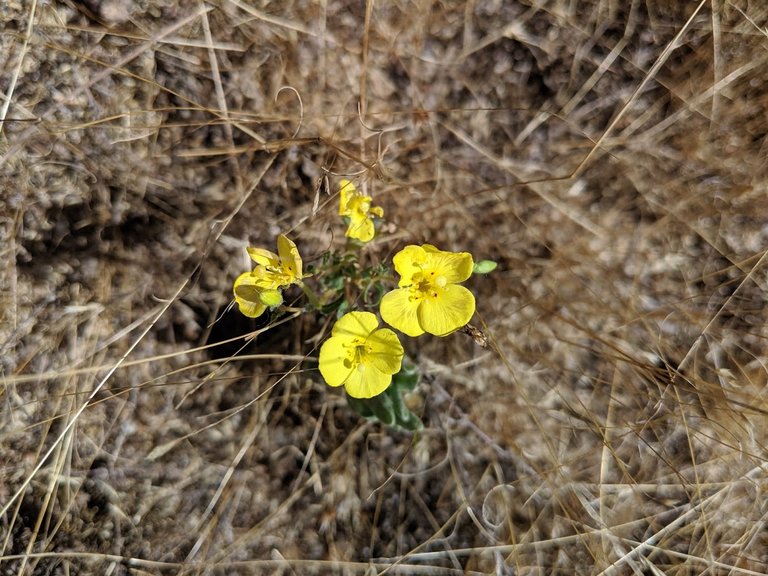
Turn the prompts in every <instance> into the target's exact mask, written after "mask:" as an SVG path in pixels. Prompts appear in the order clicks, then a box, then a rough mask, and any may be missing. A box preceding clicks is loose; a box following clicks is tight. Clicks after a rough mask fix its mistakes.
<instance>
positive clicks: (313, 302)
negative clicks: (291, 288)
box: [298, 280, 320, 310]
mask: <svg viewBox="0 0 768 576" xmlns="http://www.w3.org/2000/svg"><path fill="white" fill-rule="evenodd" d="M298 284H299V288H301V291H302V292H304V295H305V296H306V297H307V300H309V304H310V306H312V308H314V309H315V310H320V299H319V298H318V297H317V294H316V293H315V291H314V290H312V288H310V287H309V286H307V285H306V284H304V282H302V281H301V280H299V282H298Z"/></svg>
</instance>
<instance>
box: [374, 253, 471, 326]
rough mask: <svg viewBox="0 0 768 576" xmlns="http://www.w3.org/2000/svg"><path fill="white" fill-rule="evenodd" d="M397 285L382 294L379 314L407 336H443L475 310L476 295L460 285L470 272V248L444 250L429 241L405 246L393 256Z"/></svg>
mask: <svg viewBox="0 0 768 576" xmlns="http://www.w3.org/2000/svg"><path fill="white" fill-rule="evenodd" d="M393 262H394V264H395V270H396V271H397V273H398V274H400V281H399V282H398V286H399V288H397V289H395V290H393V291H391V292H389V293H387V294H385V295H384V298H382V300H381V317H382V319H383V320H384V321H385V322H386V323H387V324H389V325H390V326H392V327H394V328H396V329H398V330H400V332H403V333H404V334H407V335H408V336H420V335H421V334H424V333H425V332H428V333H429V334H434V335H435V336H446V335H448V334H450V333H451V332H454V331H456V330H458V329H459V328H461V327H462V326H465V325H466V324H467V323H468V322H469V320H470V319H471V318H472V315H473V314H474V313H475V297H474V296H473V295H472V292H470V291H469V290H467V289H466V288H464V286H460V285H459V283H460V282H463V281H464V280H466V279H467V278H469V277H470V276H471V275H472V267H473V266H474V262H473V260H472V255H471V254H470V253H469V252H443V251H442V250H438V249H437V248H435V247H434V246H432V245H431V244H424V245H423V246H414V245H410V246H406V247H405V248H403V249H402V250H401V251H400V252H398V253H397V254H395V257H394V258H393Z"/></svg>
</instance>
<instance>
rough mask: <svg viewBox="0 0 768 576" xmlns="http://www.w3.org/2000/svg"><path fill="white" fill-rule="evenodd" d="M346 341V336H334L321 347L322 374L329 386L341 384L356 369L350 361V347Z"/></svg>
mask: <svg viewBox="0 0 768 576" xmlns="http://www.w3.org/2000/svg"><path fill="white" fill-rule="evenodd" d="M345 343H346V341H345V340H344V338H339V337H333V336H332V337H331V338H329V339H328V340H326V341H325V342H324V343H323V345H322V346H321V348H320V357H319V359H318V364H319V367H320V374H322V375H323V379H324V380H325V381H326V383H327V384H328V385H329V386H341V385H342V384H344V381H345V380H346V379H347V378H348V377H349V374H350V373H351V372H352V370H354V369H355V367H354V366H352V364H351V362H350V359H349V348H348V347H346V346H345Z"/></svg>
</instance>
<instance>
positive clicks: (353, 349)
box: [319, 312, 404, 398]
mask: <svg viewBox="0 0 768 576" xmlns="http://www.w3.org/2000/svg"><path fill="white" fill-rule="evenodd" d="M403 354H404V351H403V346H402V345H401V344H400V340H399V339H398V337H397V335H396V334H395V333H394V332H392V330H390V329H389V328H379V321H378V319H377V318H376V315H375V314H372V313H371V312H349V313H347V314H345V315H344V316H342V317H341V318H340V319H339V320H338V321H337V322H336V324H334V326H333V330H332V331H331V337H330V338H329V339H328V340H326V341H325V342H324V343H323V345H322V347H321V348H320V358H319V366H320V373H321V374H322V375H323V378H324V379H325V381H326V382H327V383H328V385H329V386H342V385H343V386H344V388H345V389H346V391H347V394H349V395H350V396H352V397H353V398H372V397H374V396H377V395H378V394H381V393H382V392H384V390H386V389H387V387H388V386H389V385H390V383H391V382H392V376H393V375H394V374H397V373H398V372H399V371H400V367H401V364H402V361H403Z"/></svg>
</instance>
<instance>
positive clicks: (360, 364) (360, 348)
mask: <svg viewBox="0 0 768 576" xmlns="http://www.w3.org/2000/svg"><path fill="white" fill-rule="evenodd" d="M344 347H345V348H346V349H347V357H346V358H345V359H344V367H345V368H348V369H352V368H357V370H358V371H359V372H362V371H363V370H365V365H366V363H367V361H368V355H369V354H370V353H371V352H373V349H372V348H371V347H370V346H366V344H365V342H364V341H363V340H361V339H360V338H355V339H354V340H353V341H352V342H351V343H350V344H345V345H344Z"/></svg>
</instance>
